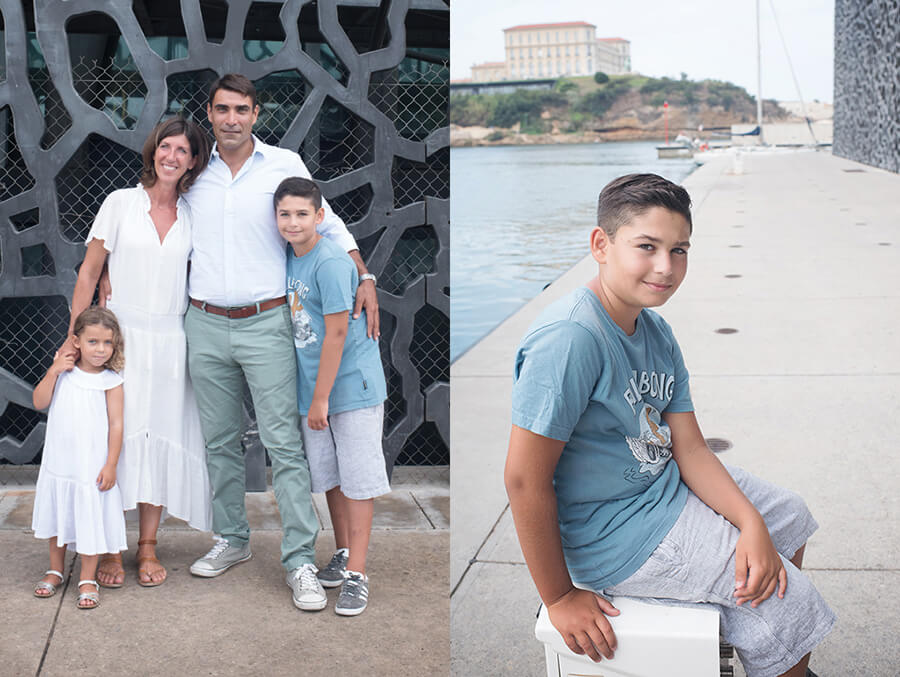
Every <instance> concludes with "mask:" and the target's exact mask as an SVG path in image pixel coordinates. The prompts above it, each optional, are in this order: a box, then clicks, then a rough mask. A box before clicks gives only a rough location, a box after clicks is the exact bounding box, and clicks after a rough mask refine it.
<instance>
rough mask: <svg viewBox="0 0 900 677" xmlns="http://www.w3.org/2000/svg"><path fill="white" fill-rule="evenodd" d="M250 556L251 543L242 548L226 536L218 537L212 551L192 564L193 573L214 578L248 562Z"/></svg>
mask: <svg viewBox="0 0 900 677" xmlns="http://www.w3.org/2000/svg"><path fill="white" fill-rule="evenodd" d="M250 557H251V555H250V544H249V543H247V544H246V545H244V546H243V547H241V548H236V547H235V546H233V545H231V544H229V543H228V541H226V540H225V539H224V538H217V539H216V544H215V545H214V546H213V547H212V548H211V549H210V551H209V552H208V553H206V554H205V555H203V557H201V558H200V559H198V560H197V561H196V562H194V563H193V564H191V573H192V574H194V576H203V577H204V578H213V577H214V576H218V575H219V574H224V573H225V572H226V571H228V570H229V569H230V568H231V567H233V566H234V565H235V564H240V563H241V562H246V561H247V560H248V559H250Z"/></svg>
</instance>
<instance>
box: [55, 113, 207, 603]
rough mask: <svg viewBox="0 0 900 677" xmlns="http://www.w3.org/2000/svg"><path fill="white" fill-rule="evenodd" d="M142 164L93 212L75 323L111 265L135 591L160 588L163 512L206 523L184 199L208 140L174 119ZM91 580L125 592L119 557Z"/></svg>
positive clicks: (147, 148) (149, 144) (203, 161)
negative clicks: (187, 318)
mask: <svg viewBox="0 0 900 677" xmlns="http://www.w3.org/2000/svg"><path fill="white" fill-rule="evenodd" d="M142 155H143V172H142V174H141V178H140V184H139V185H138V186H136V187H134V188H124V189H121V190H117V191H114V192H113V193H111V194H110V195H108V196H107V198H106V199H105V200H104V202H103V204H102V205H101V207H100V210H99V212H97V216H96V218H95V220H94V224H93V226H92V228H91V231H90V233H89V234H88V236H87V239H86V241H85V243H86V245H87V252H86V254H85V256H84V262H83V263H82V264H81V268H80V269H79V272H78V281H77V282H76V283H75V291H74V292H73V294H72V318H73V319H74V318H75V317H77V316H78V314H79V313H80V312H81V311H82V310H84V309H85V308H86V307H88V306H89V305H90V303H91V299H92V297H93V295H94V289H95V288H96V286H97V281H98V279H99V277H100V274H101V272H102V270H103V266H104V263H106V262H107V258H108V259H109V261H108V265H109V277H110V283H111V286H112V296H111V298H110V299H109V300H108V301H107V307H108V308H109V309H110V310H112V311H113V312H114V313H115V314H116V317H117V318H118V320H119V324H120V325H121V327H122V333H123V335H124V339H125V372H124V379H125V383H124V389H125V419H124V425H125V432H124V443H123V446H122V454H121V456H120V458H119V463H118V484H119V489H120V491H121V493H122V502H123V506H124V508H125V510H126V511H127V510H132V509H135V508H137V511H138V518H139V522H140V536H139V539H138V552H137V564H138V583H139V584H140V585H142V586H146V587H150V586H155V585H160V584H161V583H162V582H163V581H165V579H166V570H165V568H164V567H163V566H162V564H161V563H160V562H159V560H158V559H157V558H156V547H155V546H156V536H157V530H158V528H159V523H160V520H161V519H162V514H163V508H164V507H165V509H166V511H167V512H168V514H170V515H173V516H175V517H178V518H179V519H182V520H184V521H186V522H187V523H188V524H189V525H190V526H192V527H194V528H196V529H200V530H204V531H208V530H209V529H210V528H211V524H212V514H211V507H210V489H209V477H208V475H207V470H206V450H205V446H204V443H203V435H202V433H201V431H200V419H199V417H198V414H197V405H196V403H195V401H194V395H193V391H192V389H191V383H190V379H189V377H188V372H187V364H186V359H185V356H186V344H185V337H184V329H183V315H184V311H185V310H186V308H187V302H188V296H187V288H186V286H187V267H188V256H189V255H190V251H191V221H190V211H189V208H188V206H187V203H186V202H185V201H184V200H183V199H182V198H181V195H182V194H183V193H184V192H186V191H187V189H188V188H190V186H191V184H192V183H193V181H194V180H195V179H196V177H197V176H198V175H199V174H200V172H202V171H203V169H205V167H206V165H207V163H208V161H209V141H208V140H207V138H206V135H205V134H204V132H203V131H202V130H201V129H200V128H199V127H198V126H197V125H196V124H194V123H193V122H190V121H188V120H183V119H181V118H171V119H169V120H165V121H163V122H161V123H160V124H159V125H157V127H156V128H155V129H154V130H153V131H152V132H151V133H150V136H149V137H148V138H147V141H146V142H145V144H144V148H143V152H142ZM101 303H102V301H101ZM70 334H71V326H70ZM97 579H98V580H99V581H100V584H101V585H103V586H104V587H110V588H117V587H120V586H121V585H122V583H123V582H124V580H125V571H124V569H123V568H122V556H121V554H120V553H110V554H107V555H104V556H103V558H101V561H100V566H99V569H98V571H97Z"/></svg>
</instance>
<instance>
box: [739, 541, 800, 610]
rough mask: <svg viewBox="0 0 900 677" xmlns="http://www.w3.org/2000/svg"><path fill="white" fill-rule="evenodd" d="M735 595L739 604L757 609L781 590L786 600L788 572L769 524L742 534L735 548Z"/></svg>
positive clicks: (780, 595)
mask: <svg viewBox="0 0 900 677" xmlns="http://www.w3.org/2000/svg"><path fill="white" fill-rule="evenodd" d="M735 560H736V562H735V572H734V582H735V585H734V588H735V589H734V596H735V597H737V604H738V606H740V605H741V604H743V603H744V602H750V606H752V607H753V608H756V607H757V606H759V605H760V604H761V603H762V602H764V601H765V600H767V599H768V598H769V597H771V596H772V593H773V592H775V591H776V590H777V591H778V597H779V598H783V597H784V592H785V590H786V589H787V572H786V571H785V570H784V563H783V562H782V561H781V557H780V556H779V555H778V551H777V550H775V545H774V544H773V543H772V538H771V537H770V536H769V532H768V530H767V529H766V528H765V524H763V525H762V527H759V526H753V527H750V528H746V529H744V530H742V531H741V535H740V537H739V538H738V542H737V546H736V548H735Z"/></svg>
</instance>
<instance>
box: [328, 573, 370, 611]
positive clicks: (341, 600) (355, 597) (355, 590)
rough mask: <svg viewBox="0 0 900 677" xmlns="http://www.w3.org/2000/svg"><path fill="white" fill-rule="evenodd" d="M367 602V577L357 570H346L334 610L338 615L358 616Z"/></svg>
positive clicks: (364, 608)
mask: <svg viewBox="0 0 900 677" xmlns="http://www.w3.org/2000/svg"><path fill="white" fill-rule="evenodd" d="M368 603H369V577H368V576H366V575H365V574H361V573H359V572H357V571H348V572H347V573H346V575H345V576H344V584H343V585H342V586H341V595H340V597H338V601H337V604H335V605H334V612H335V613H336V614H338V615H339V616H359V614H361V613H362V612H363V611H365V610H366V605H367V604H368Z"/></svg>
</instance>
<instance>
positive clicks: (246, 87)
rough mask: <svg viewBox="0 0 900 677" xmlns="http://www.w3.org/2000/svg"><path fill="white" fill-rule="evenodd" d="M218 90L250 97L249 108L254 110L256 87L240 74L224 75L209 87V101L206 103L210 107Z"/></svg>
mask: <svg viewBox="0 0 900 677" xmlns="http://www.w3.org/2000/svg"><path fill="white" fill-rule="evenodd" d="M220 89H227V90H228V91H229V92H237V93H238V94H242V95H244V96H249V97H250V107H251V108H256V86H255V85H254V84H253V82H252V81H251V80H250V78H248V77H245V76H243V75H241V74H240V73H225V75H223V76H222V77H220V78H219V79H218V80H216V81H215V82H213V83H212V84H211V85H210V86H209V101H207V103H208V104H209V105H210V106H212V102H213V98H215V96H216V92H218V91H219V90H220Z"/></svg>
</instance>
